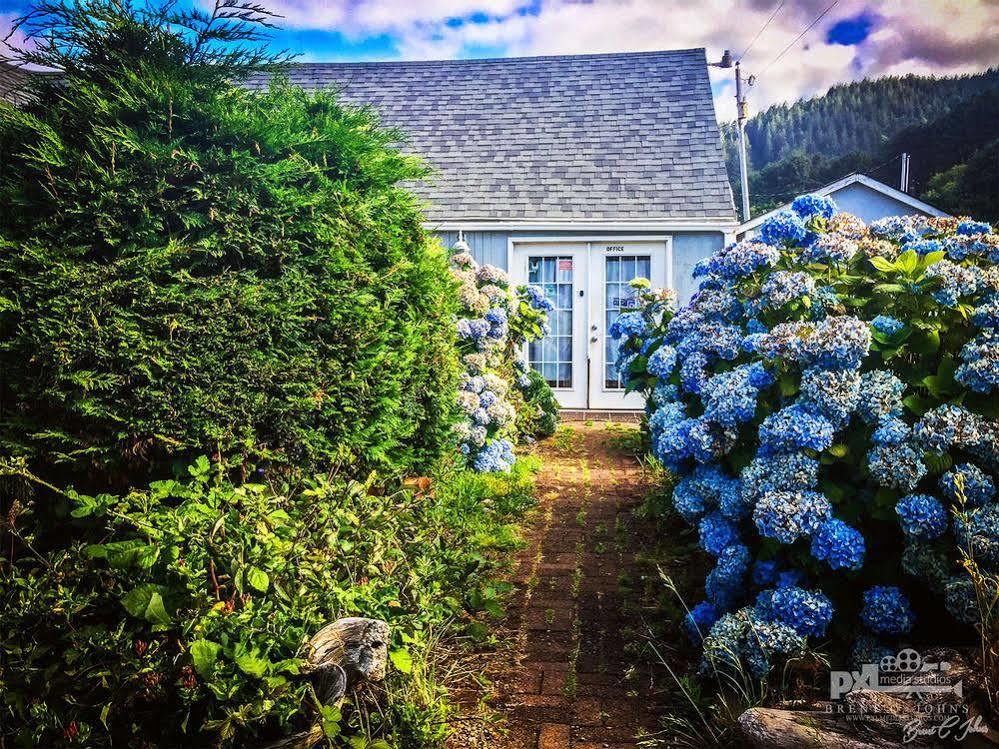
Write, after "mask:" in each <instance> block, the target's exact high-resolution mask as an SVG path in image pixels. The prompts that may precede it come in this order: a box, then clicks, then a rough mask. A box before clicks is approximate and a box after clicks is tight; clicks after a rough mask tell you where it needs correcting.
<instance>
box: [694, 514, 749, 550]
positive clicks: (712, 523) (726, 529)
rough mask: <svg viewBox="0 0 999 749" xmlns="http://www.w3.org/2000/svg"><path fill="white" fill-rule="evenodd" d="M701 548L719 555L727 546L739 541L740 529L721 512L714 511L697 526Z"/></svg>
mask: <svg viewBox="0 0 999 749" xmlns="http://www.w3.org/2000/svg"><path fill="white" fill-rule="evenodd" d="M697 529H698V533H699V536H700V544H701V548H702V549H704V550H705V551H706V552H708V553H709V554H713V555H714V556H718V555H719V554H721V553H722V551H724V550H725V548H726V547H728V546H731V545H732V544H737V543H739V531H738V529H737V528H736V527H735V525H734V524H732V523H731V522H730V521H729V520H727V519H726V518H725V517H724V516H723V515H721V513H717V512H713V513H711V514H710V515H706V516H705V517H704V518H702V519H701V522H700V524H699V525H698V527H697Z"/></svg>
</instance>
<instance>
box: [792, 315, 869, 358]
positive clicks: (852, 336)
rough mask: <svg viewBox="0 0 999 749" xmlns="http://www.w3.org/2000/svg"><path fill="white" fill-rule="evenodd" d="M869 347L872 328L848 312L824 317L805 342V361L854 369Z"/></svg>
mask: <svg viewBox="0 0 999 749" xmlns="http://www.w3.org/2000/svg"><path fill="white" fill-rule="evenodd" d="M870 348H871V329H870V327H868V325H867V323H865V322H864V321H863V320H861V319H859V318H857V317H852V316H850V315H839V316H836V317H827V318H825V319H824V320H822V322H820V323H819V324H818V325H817V326H816V328H815V334H814V335H813V336H811V337H810V338H808V340H807V341H806V343H805V354H806V356H807V359H808V361H809V362H810V363H811V364H813V365H817V366H820V367H826V368H829V369H836V368H840V369H856V368H857V367H859V366H860V363H861V362H862V361H863V360H864V357H865V356H867V352H868V351H869V350H870Z"/></svg>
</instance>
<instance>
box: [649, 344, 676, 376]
mask: <svg viewBox="0 0 999 749" xmlns="http://www.w3.org/2000/svg"><path fill="white" fill-rule="evenodd" d="M675 366H676V349H674V348H673V347H672V346H667V345H665V344H664V345H662V346H660V347H659V348H657V349H656V350H655V351H653V352H652V355H651V356H649V361H648V364H646V365H645V368H646V369H647V370H648V371H649V374H651V375H654V376H656V377H669V376H670V375H671V374H672V373H673V368H674V367H675Z"/></svg>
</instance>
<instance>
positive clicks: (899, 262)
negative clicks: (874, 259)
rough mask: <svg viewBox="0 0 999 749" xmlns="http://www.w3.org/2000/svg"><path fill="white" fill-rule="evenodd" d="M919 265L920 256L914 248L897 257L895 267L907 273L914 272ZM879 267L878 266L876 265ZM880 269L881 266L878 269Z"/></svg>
mask: <svg viewBox="0 0 999 749" xmlns="http://www.w3.org/2000/svg"><path fill="white" fill-rule="evenodd" d="M918 266H919V256H918V255H917V254H916V252H915V251H914V250H906V251H905V252H903V253H902V254H901V255H899V256H898V257H897V258H895V267H896V268H899V269H900V270H902V271H904V272H905V273H912V271H914V270H916V268H917V267H918ZM875 267H877V266H875ZM878 270H880V268H879V269H878Z"/></svg>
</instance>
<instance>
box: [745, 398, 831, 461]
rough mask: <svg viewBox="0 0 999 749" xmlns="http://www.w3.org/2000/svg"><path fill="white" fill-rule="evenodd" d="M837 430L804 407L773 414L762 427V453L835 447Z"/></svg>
mask: <svg viewBox="0 0 999 749" xmlns="http://www.w3.org/2000/svg"><path fill="white" fill-rule="evenodd" d="M834 431H835V430H834V429H833V425H832V424H831V423H830V422H829V420H828V419H826V418H825V417H824V416H820V415H818V414H815V413H812V412H811V411H809V410H807V409H806V408H804V407H802V406H800V405H793V406H788V407H787V408H784V409H781V410H780V411H777V412H776V413H772V414H770V415H769V416H768V417H767V418H765V419H764V420H763V423H762V424H760V430H759V436H760V452H761V453H762V454H766V455H774V454H777V453H786V452H797V451H799V450H801V449H803V448H808V449H811V450H825V449H826V448H827V447H829V446H830V445H832V441H833V434H834Z"/></svg>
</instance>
